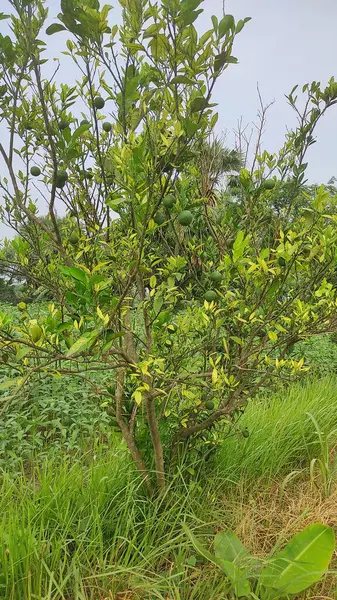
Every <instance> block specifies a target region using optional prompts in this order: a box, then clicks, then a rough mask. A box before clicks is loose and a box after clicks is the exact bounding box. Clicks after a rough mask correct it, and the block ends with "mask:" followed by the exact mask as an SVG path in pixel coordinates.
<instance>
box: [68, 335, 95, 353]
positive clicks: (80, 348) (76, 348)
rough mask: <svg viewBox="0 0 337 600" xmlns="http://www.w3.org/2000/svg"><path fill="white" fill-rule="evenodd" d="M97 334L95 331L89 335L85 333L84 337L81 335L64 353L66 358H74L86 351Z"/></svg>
mask: <svg viewBox="0 0 337 600" xmlns="http://www.w3.org/2000/svg"><path fill="white" fill-rule="evenodd" d="M98 333H99V331H98V330H97V329H95V330H94V331H91V332H90V333H85V334H84V335H82V336H81V337H80V338H78V340H76V342H75V343H74V344H73V345H72V346H71V348H69V350H68V352H67V353H66V356H67V357H68V358H70V357H71V356H75V354H79V353H80V352H84V351H85V350H88V348H89V347H90V346H91V344H92V343H93V341H94V339H95V337H96V336H97V335H98Z"/></svg>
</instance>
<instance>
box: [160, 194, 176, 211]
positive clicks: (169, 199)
mask: <svg viewBox="0 0 337 600" xmlns="http://www.w3.org/2000/svg"><path fill="white" fill-rule="evenodd" d="M174 203H175V197H174V196H173V194H168V195H167V196H165V198H164V200H163V206H165V208H167V209H168V210H170V209H171V208H173V206H174Z"/></svg>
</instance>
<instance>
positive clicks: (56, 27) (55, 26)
mask: <svg viewBox="0 0 337 600" xmlns="http://www.w3.org/2000/svg"><path fill="white" fill-rule="evenodd" d="M59 31H66V28H65V27H64V25H61V23H53V24H52V25H49V27H47V29H46V34H47V35H53V34H54V33H58V32H59Z"/></svg>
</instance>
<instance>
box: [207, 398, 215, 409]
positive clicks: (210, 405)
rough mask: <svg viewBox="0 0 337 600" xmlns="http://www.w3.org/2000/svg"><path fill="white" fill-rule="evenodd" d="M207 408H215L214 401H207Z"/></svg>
mask: <svg viewBox="0 0 337 600" xmlns="http://www.w3.org/2000/svg"><path fill="white" fill-rule="evenodd" d="M205 408H207V410H214V402H213V401H212V400H207V402H205Z"/></svg>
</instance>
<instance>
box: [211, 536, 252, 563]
mask: <svg viewBox="0 0 337 600" xmlns="http://www.w3.org/2000/svg"><path fill="white" fill-rule="evenodd" d="M214 552H215V556H217V557H218V558H222V559H223V560H229V561H230V562H235V561H240V559H242V558H245V557H247V556H250V555H249V552H248V550H247V549H246V548H245V547H244V545H243V544H242V542H240V540H239V538H238V536H237V535H236V534H235V533H234V531H230V530H228V531H220V533H217V535H216V536H215V538H214Z"/></svg>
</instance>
